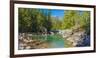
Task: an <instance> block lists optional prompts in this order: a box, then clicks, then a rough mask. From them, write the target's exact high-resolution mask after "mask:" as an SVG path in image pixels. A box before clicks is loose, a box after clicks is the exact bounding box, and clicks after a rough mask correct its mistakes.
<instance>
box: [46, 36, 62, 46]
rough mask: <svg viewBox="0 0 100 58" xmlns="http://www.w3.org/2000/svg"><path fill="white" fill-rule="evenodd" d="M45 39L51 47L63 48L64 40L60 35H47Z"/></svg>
mask: <svg viewBox="0 0 100 58" xmlns="http://www.w3.org/2000/svg"><path fill="white" fill-rule="evenodd" d="M47 41H48V42H49V43H50V45H51V46H50V47H51V48H64V40H63V38H62V37H61V36H60V35H48V36H47Z"/></svg>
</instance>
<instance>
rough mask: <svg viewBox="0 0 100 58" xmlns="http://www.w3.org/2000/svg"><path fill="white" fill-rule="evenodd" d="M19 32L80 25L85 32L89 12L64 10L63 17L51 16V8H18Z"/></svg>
mask: <svg viewBox="0 0 100 58" xmlns="http://www.w3.org/2000/svg"><path fill="white" fill-rule="evenodd" d="M18 10H19V12H18V13H19V14H18V20H19V32H35V33H38V32H43V31H44V30H45V29H46V30H47V31H51V30H63V29H70V28H72V27H74V26H77V25H80V27H81V28H83V29H85V30H86V32H87V34H89V32H90V12H89V11H77V10H65V11H64V16H63V18H59V17H53V16H52V15H51V10H50V9H48V10H45V9H34V8H19V9H18Z"/></svg>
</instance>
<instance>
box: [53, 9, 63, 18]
mask: <svg viewBox="0 0 100 58" xmlns="http://www.w3.org/2000/svg"><path fill="white" fill-rule="evenodd" d="M51 16H53V17H58V18H63V16H64V10H55V9H54V10H51Z"/></svg>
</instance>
